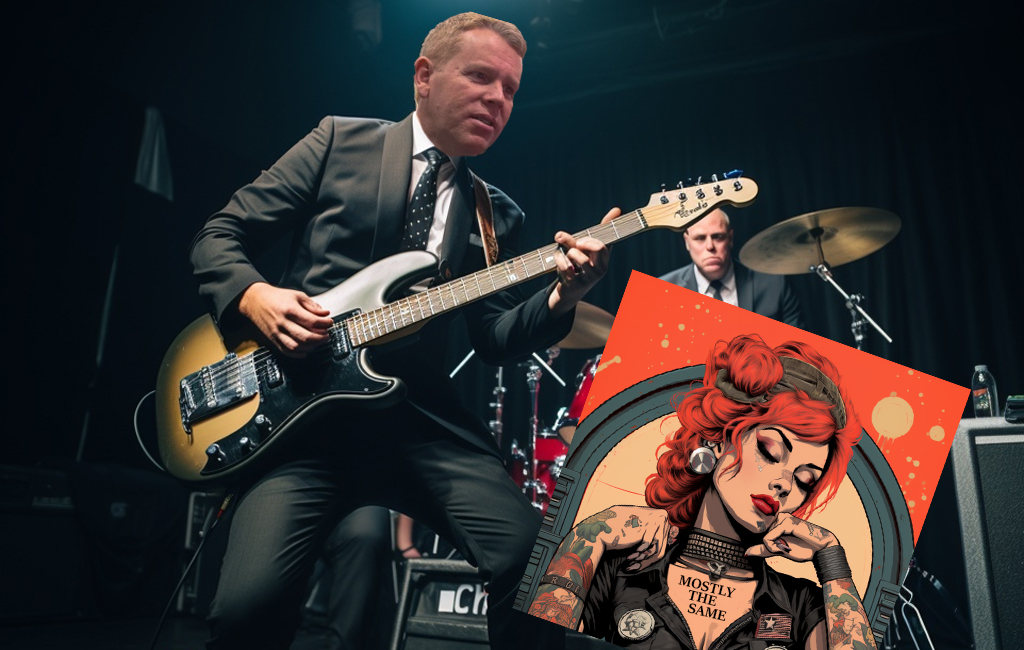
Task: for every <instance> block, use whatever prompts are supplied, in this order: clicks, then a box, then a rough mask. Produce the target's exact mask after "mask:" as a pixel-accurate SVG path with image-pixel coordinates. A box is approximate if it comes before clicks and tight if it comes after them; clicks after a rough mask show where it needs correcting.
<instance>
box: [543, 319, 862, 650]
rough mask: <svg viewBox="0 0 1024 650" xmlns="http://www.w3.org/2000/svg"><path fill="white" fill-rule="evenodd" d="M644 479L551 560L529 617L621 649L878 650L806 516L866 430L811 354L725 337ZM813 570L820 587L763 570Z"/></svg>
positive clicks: (854, 597)
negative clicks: (798, 566) (636, 494)
mask: <svg viewBox="0 0 1024 650" xmlns="http://www.w3.org/2000/svg"><path fill="white" fill-rule="evenodd" d="M673 407H674V408H675V410H676V414H677V416H678V418H679V422H680V425H681V426H680V428H679V429H678V430H677V431H676V432H675V433H674V434H673V435H672V436H671V437H670V439H669V440H668V441H666V443H665V448H666V449H665V451H664V453H663V454H662V455H661V456H660V458H659V459H658V464H657V473H656V474H654V475H652V476H651V477H649V478H648V481H647V487H646V493H645V496H646V501H647V504H648V506H650V507H649V508H644V507H640V506H614V507H611V508H609V509H607V510H604V511H603V512H600V513H598V514H595V515H593V516H591V517H589V518H587V519H585V520H583V521H582V522H580V523H579V524H577V525H576V526H575V527H574V528H573V529H572V530H571V531H570V532H569V534H568V535H567V536H566V537H565V539H564V540H563V541H562V543H561V545H560V546H559V547H558V549H557V551H556V552H555V555H554V557H553V558H552V560H551V562H550V564H549V566H548V568H547V572H546V574H545V575H544V576H543V577H542V578H541V580H540V582H541V585H540V587H539V588H538V590H537V595H536V596H535V598H534V600H533V602H532V603H531V605H530V613H531V614H533V615H535V616H539V617H541V618H544V619H547V620H550V621H554V622H557V623H559V624H561V625H563V626H566V627H570V628H573V629H579V630H580V631H582V632H585V633H587V634H590V635H592V636H596V637H599V638H603V639H605V640H607V641H610V642H612V643H615V644H616V645H619V646H624V647H630V648H652V649H655V648H656V649H662V648H664V649H672V648H690V649H693V650H697V649H702V650H718V649H720V648H722V649H724V648H752V649H755V650H769V649H773V648H774V649H781V648H790V649H794V648H808V649H824V648H850V649H851V650H862V649H864V648H874V647H875V643H874V638H873V636H872V633H871V629H870V626H869V621H868V619H867V615H866V613H865V611H864V606H863V604H862V603H861V599H860V596H859V595H858V593H857V591H856V589H855V587H854V585H853V581H852V573H851V571H850V567H849V565H848V563H847V561H846V555H845V553H844V551H843V547H842V546H841V545H840V544H839V540H838V539H836V537H835V535H833V534H832V533H831V532H829V531H827V530H825V529H823V528H821V527H820V526H816V525H814V524H812V523H810V522H808V521H805V520H804V519H802V517H807V516H809V514H810V513H811V512H813V511H814V510H815V509H817V508H819V507H821V506H823V505H824V504H825V503H827V502H828V501H829V500H830V499H831V498H832V497H833V496H835V493H836V491H837V490H838V488H839V485H840V483H841V482H842V480H843V477H844V476H845V475H846V467H847V463H848V462H849V461H850V458H851V457H852V454H853V451H852V450H853V446H854V445H855V444H856V443H857V440H858V439H859V436H860V431H861V428H860V425H859V423H858V421H857V417H856V415H855V413H854V410H853V405H852V404H851V403H850V400H849V397H848V395H847V394H846V393H845V391H844V390H843V389H842V387H841V381H840V376H839V373H838V371H837V370H836V368H835V366H834V365H833V364H832V363H831V362H830V361H829V360H828V359H825V358H824V357H822V356H821V355H820V354H819V353H818V352H816V351H815V350H814V348H813V347H811V346H810V345H808V344H806V343H802V342H798V341H791V342H787V343H784V344H782V345H780V346H778V347H776V348H774V349H771V348H769V347H768V346H767V345H765V344H764V342H763V341H761V340H760V339H759V338H758V337H756V336H738V337H736V338H734V339H733V340H732V341H729V342H725V341H719V342H718V343H717V344H716V345H715V346H714V348H713V349H712V350H711V351H710V353H709V355H708V359H707V363H706V370H705V374H704V380H703V387H700V388H694V389H693V390H690V391H689V392H688V393H687V394H685V396H683V397H682V399H681V401H679V402H678V403H674V404H673ZM772 556H782V557H786V558H790V559H791V560H794V561H797V562H807V561H810V562H812V563H813V566H814V568H815V570H816V572H817V576H818V580H819V582H820V584H821V586H820V587H819V586H818V585H816V584H814V583H813V582H812V581H810V580H806V579H803V578H796V577H793V576H789V575H786V574H783V573H779V572H776V571H775V570H773V569H772V568H771V567H770V566H768V564H767V563H766V562H765V561H764V558H767V557H772Z"/></svg>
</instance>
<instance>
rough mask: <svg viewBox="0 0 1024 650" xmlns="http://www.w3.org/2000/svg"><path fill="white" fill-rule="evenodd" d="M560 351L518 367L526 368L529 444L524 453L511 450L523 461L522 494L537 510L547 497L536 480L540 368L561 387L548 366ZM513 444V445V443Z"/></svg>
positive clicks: (544, 489)
mask: <svg viewBox="0 0 1024 650" xmlns="http://www.w3.org/2000/svg"><path fill="white" fill-rule="evenodd" d="M559 352H560V350H559V349H558V348H557V347H553V348H550V349H548V351H547V353H548V361H547V362H544V360H543V359H541V358H540V357H539V356H537V353H534V354H533V360H530V361H524V362H523V363H521V364H520V365H521V366H523V367H525V368H526V385H527V388H528V389H529V391H530V395H531V402H532V406H531V410H532V413H531V415H530V439H529V444H527V445H526V450H525V453H524V452H523V451H522V450H519V449H517V446H515V447H514V448H513V450H512V453H513V456H515V455H516V454H517V453H518V454H519V457H520V458H521V459H523V460H524V461H525V463H524V464H525V469H524V474H525V477H524V480H523V484H522V488H523V492H524V493H525V494H526V495H527V496H528V497H530V502H531V503H532V504H533V507H534V508H537V510H540V511H543V510H544V499H545V498H546V497H547V496H548V494H547V487H546V486H545V485H544V483H542V482H541V481H539V480H537V433H538V427H539V425H540V418H539V417H538V415H537V414H538V413H539V412H540V380H541V377H543V376H544V375H543V372H542V368H543V369H546V370H547V371H548V372H550V373H551V375H552V376H553V377H555V378H556V379H558V380H559V381H560V382H561V383H562V385H563V386H564V385H565V382H564V381H562V379H561V377H559V376H558V375H557V374H556V373H555V371H554V370H552V369H551V366H550V365H549V364H550V362H551V361H552V360H554V359H555V357H557V356H558V354H559ZM513 444H514V443H513Z"/></svg>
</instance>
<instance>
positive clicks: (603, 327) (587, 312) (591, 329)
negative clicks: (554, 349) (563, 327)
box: [556, 301, 615, 350]
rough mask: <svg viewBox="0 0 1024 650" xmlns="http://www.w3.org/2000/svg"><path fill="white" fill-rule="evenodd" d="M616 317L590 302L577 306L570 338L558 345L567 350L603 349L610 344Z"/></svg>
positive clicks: (567, 337)
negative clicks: (609, 338)
mask: <svg viewBox="0 0 1024 650" xmlns="http://www.w3.org/2000/svg"><path fill="white" fill-rule="evenodd" d="M614 319H615V317H614V316H612V315H611V314H609V313H608V312H606V311H605V310H603V309H601V308H600V307H598V306H597V305H592V304H590V303H589V302H582V301H581V302H580V303H579V304H578V305H576V320H575V321H573V324H572V330H571V331H570V332H569V334H568V336H566V337H565V338H564V339H562V340H561V341H559V342H558V343H556V345H557V346H558V347H560V348H565V349H566V350H585V349H587V348H603V347H604V344H605V343H607V342H608V335H609V334H611V331H612V321H613V320H614Z"/></svg>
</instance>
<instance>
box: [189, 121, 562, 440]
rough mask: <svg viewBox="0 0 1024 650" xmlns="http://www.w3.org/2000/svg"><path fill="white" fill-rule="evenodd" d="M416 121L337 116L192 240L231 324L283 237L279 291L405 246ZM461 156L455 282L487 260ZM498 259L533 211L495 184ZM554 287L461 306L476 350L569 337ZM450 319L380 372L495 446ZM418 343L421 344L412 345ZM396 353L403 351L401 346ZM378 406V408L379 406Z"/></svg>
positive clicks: (453, 216) (498, 350) (344, 274)
mask: <svg viewBox="0 0 1024 650" xmlns="http://www.w3.org/2000/svg"><path fill="white" fill-rule="evenodd" d="M412 140H413V137H412V116H411V115H410V116H408V117H407V118H406V119H404V120H403V121H401V122H398V123H394V122H388V121H385V120H375V119H361V118H346V117H327V118H324V119H323V120H322V121H321V122H320V124H319V126H317V128H316V129H314V130H313V131H312V132H311V133H310V134H309V135H307V136H306V137H305V138H303V139H302V140H301V141H299V142H298V143H297V144H295V145H294V146H293V147H292V148H291V149H290V150H289V151H288V152H287V153H285V154H284V156H282V157H281V158H280V159H279V160H278V161H277V162H276V163H275V164H274V165H273V166H272V167H271V168H270V169H269V170H266V171H264V172H263V173H262V174H261V175H260V176H259V177H258V178H257V179H256V180H255V181H253V182H252V183H250V184H248V185H246V186H245V187H243V188H241V189H239V190H238V191H237V192H235V194H234V195H233V196H232V197H231V199H230V201H229V202H228V204H227V205H226V206H225V207H224V208H223V209H222V210H220V211H219V212H217V213H216V214H214V215H213V216H211V217H210V218H209V220H208V221H207V222H206V225H205V226H204V227H203V229H202V230H201V231H200V233H199V234H198V235H197V236H196V238H195V240H194V241H193V243H192V247H191V253H190V257H191V260H192V264H193V268H194V272H195V276H196V278H197V279H198V281H199V289H200V294H201V295H202V296H204V297H205V298H207V299H208V300H209V301H210V305H211V308H212V312H213V314H214V315H215V317H216V318H217V319H218V320H219V321H220V322H221V323H222V327H230V326H231V324H232V321H235V322H237V320H238V319H240V318H241V317H240V316H239V315H238V313H237V303H238V299H239V298H240V296H241V294H242V293H243V292H244V291H245V289H246V288H247V287H249V286H250V285H251V284H253V283H255V282H261V281H266V280H265V279H264V277H263V275H261V273H260V272H259V270H258V269H257V268H256V266H255V265H254V263H253V260H255V259H257V258H258V256H259V254H260V253H261V252H263V251H265V250H267V249H268V248H270V246H271V245H272V244H274V243H275V242H276V241H278V240H279V239H280V238H282V237H289V242H290V244H289V256H288V260H287V262H286V265H285V269H284V273H283V277H282V279H281V280H280V281H279V282H273V284H276V285H278V286H283V287H288V288H293V289H301V290H302V291H305V292H306V293H307V294H309V295H312V296H315V295H317V294H319V293H323V292H324V291H326V290H328V289H330V288H332V287H334V286H336V285H337V284H339V283H341V282H344V281H345V280H346V279H348V278H349V277H351V276H352V275H353V274H355V273H356V272H357V271H359V270H361V269H363V268H365V267H366V266H367V265H369V264H370V263H372V262H375V261H378V260H381V259H384V258H386V257H388V256H389V255H393V254H395V253H397V252H398V246H399V243H400V240H401V236H402V230H403V227H404V221H405V210H406V203H407V197H408V188H409V179H410V176H411V174H412ZM466 162H467V160H466V159H463V160H462V162H461V164H460V166H459V170H458V171H457V173H456V177H455V193H454V195H453V196H452V202H451V206H450V208H449V215H448V219H447V222H446V227H445V228H446V229H445V235H444V238H443V244H442V249H441V252H440V253H441V257H442V260H443V264H445V265H447V266H448V267H449V268H450V269H451V271H452V277H458V276H461V275H464V274H467V273H472V272H475V271H478V270H480V269H482V268H484V267H485V266H486V262H485V258H484V252H483V248H482V242H481V239H480V233H479V228H478V225H477V220H476V216H475V198H474V191H473V186H472V180H471V178H470V175H469V171H468V168H467V165H466ZM489 192H490V196H491V201H492V206H493V208H492V209H493V213H494V231H495V235H496V237H497V239H498V243H499V247H500V253H499V259H500V260H505V259H509V258H511V257H514V256H515V255H517V254H518V253H517V252H516V246H517V237H518V234H519V230H520V227H521V226H522V224H523V219H524V215H523V212H522V211H521V210H520V209H519V207H518V206H516V205H515V203H513V202H512V201H511V200H510V199H509V198H508V197H507V196H506V195H505V194H504V193H502V192H501V191H500V190H497V189H496V188H493V187H489ZM548 293H549V292H548V291H547V290H541V291H538V292H537V293H535V294H534V295H532V296H530V297H529V298H524V296H523V295H522V294H521V293H520V292H519V291H517V290H511V291H505V292H501V293H499V294H495V295H493V296H491V297H489V298H486V299H483V300H478V301H476V302H474V303H471V304H469V305H466V306H465V307H464V308H462V309H459V310H456V311H455V312H454V314H452V315H453V316H454V315H455V314H458V313H462V314H464V315H465V316H466V318H467V320H468V325H469V327H468V329H469V333H470V338H471V343H472V345H473V348H474V350H475V351H476V353H477V354H478V355H479V356H480V358H481V360H483V361H484V362H486V363H492V364H504V363H508V362H511V361H515V360H518V359H521V358H526V357H528V356H529V355H530V354H531V353H533V352H534V351H536V350H539V349H544V348H545V347H547V346H550V345H552V344H553V343H555V342H557V341H558V340H560V339H561V338H563V337H565V336H566V335H567V334H568V332H569V330H570V329H571V328H572V323H573V318H574V313H573V312H570V313H569V314H566V315H564V316H562V317H561V318H554V317H553V316H552V315H551V313H550V310H548V308H547V297H548ZM448 320H449V316H441V317H438V318H435V319H433V320H432V321H430V322H428V324H427V325H426V326H425V327H423V328H422V329H421V330H420V331H419V332H418V333H417V334H415V335H413V336H412V337H405V338H403V339H401V340H400V343H402V344H406V345H397V346H391V348H393V349H388V348H384V349H381V350H375V352H374V356H373V365H374V369H375V370H377V371H378V372H381V373H383V374H387V375H395V376H398V377H400V378H402V379H403V380H404V381H405V383H406V385H407V387H408V389H409V394H408V402H409V403H410V404H411V405H412V406H413V407H415V408H416V409H417V410H418V411H420V412H421V413H422V414H424V415H426V416H428V417H429V418H431V419H432V420H433V421H435V422H436V423H438V424H441V425H442V426H444V427H445V428H447V429H448V430H450V431H452V432H454V433H455V434H456V435H458V436H460V437H462V438H464V439H466V440H468V441H469V442H471V443H473V444H475V445H477V446H480V447H483V448H485V449H487V451H489V452H492V453H494V452H497V446H496V445H495V443H494V440H493V438H492V436H491V435H490V434H489V432H488V431H487V428H486V426H485V425H484V423H483V420H482V419H480V418H479V417H477V416H475V415H472V414H471V413H470V412H469V411H468V410H467V409H465V408H464V407H463V406H462V405H461V403H460V401H459V399H458V397H457V393H456V391H455V390H454V384H453V383H452V382H451V380H450V379H449V378H448V375H447V373H446V372H444V367H443V364H444V362H445V360H446V339H447V328H446V327H445V324H446V322H447V321H448ZM410 341H412V343H411V344H408V343H409V342H410ZM395 348H397V349H395ZM375 413H380V412H375Z"/></svg>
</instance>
